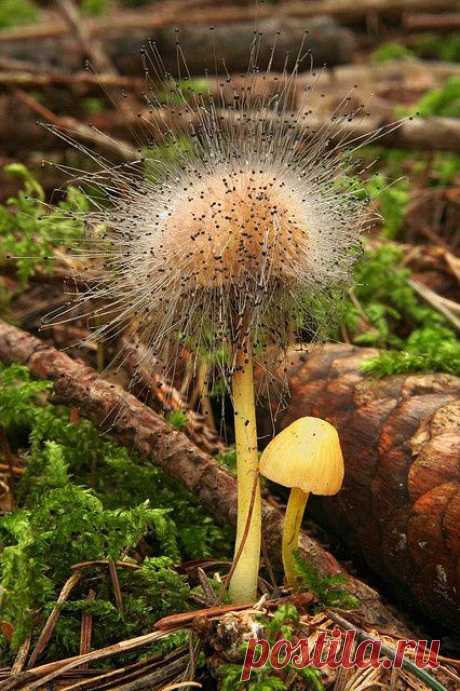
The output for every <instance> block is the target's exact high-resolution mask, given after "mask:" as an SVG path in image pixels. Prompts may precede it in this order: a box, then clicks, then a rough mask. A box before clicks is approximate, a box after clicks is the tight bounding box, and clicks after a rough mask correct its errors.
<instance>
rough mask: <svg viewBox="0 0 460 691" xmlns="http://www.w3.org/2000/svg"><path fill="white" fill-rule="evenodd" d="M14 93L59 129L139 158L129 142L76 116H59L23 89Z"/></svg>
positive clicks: (126, 157) (128, 158) (126, 156)
mask: <svg viewBox="0 0 460 691" xmlns="http://www.w3.org/2000/svg"><path fill="white" fill-rule="evenodd" d="M14 93H15V96H16V98H18V99H19V100H20V101H21V102H22V103H24V104H25V105H26V106H27V107H28V108H30V109H31V110H32V111H33V112H34V113H37V115H39V116H40V117H42V118H43V119H44V121H45V122H47V123H51V124H52V125H54V126H55V127H57V128H58V130H71V131H72V132H73V133H74V134H75V135H76V136H78V137H80V138H81V139H84V140H86V141H88V142H90V143H92V144H97V145H98V146H100V147H102V148H104V149H106V150H108V151H110V152H111V153H115V154H116V155H117V156H119V157H120V158H122V159H124V160H126V161H135V160H137V159H138V158H139V152H138V151H137V150H136V149H135V148H134V147H132V146H131V145H130V144H128V143H127V142H124V141H121V140H119V139H114V138H113V137H109V136H108V135H105V134H102V133H101V132H99V131H98V130H96V129H94V128H92V127H90V126H89V125H85V124H84V123H81V122H79V121H78V120H76V119H75V118H72V117H69V116H66V117H59V116H57V115H55V114H54V113H53V112H52V111H51V110H49V108H47V107H46V106H44V105H42V104H41V103H39V102H38V101H37V100H36V99H35V98H34V97H33V96H31V95H30V94H27V93H26V92H25V91H22V89H16V90H15V92H14Z"/></svg>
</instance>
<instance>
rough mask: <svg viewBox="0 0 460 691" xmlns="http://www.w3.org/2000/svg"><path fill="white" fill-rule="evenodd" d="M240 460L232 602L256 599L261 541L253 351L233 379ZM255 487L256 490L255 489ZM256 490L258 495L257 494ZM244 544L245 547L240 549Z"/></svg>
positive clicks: (241, 358)
mask: <svg viewBox="0 0 460 691" xmlns="http://www.w3.org/2000/svg"><path fill="white" fill-rule="evenodd" d="M232 394H233V412H234V418H235V444H236V459H237V464H236V467H237V486H238V515H237V528H236V544H235V557H234V565H233V573H232V576H231V578H230V584H229V594H230V598H231V601H232V602H235V603H238V602H253V601H255V600H256V598H257V579H258V575H259V561H260V539H261V537H260V536H261V523H262V521H261V499H260V486H259V479H258V465H259V460H258V456H257V429H256V410H255V397H254V374H253V363H252V350H251V347H250V346H249V345H248V348H247V350H246V352H243V351H240V352H238V353H237V356H236V363H235V373H234V374H233V377H232ZM254 483H257V486H256V487H254ZM254 489H255V491H254ZM242 543H243V546H241V545H242Z"/></svg>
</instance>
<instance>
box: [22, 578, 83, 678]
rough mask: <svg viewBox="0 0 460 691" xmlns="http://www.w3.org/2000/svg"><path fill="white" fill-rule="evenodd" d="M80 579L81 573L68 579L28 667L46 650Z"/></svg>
mask: <svg viewBox="0 0 460 691" xmlns="http://www.w3.org/2000/svg"><path fill="white" fill-rule="evenodd" d="M80 578H81V574H80V573H78V572H77V573H73V574H72V575H71V576H70V578H68V579H67V581H66V582H65V583H64V586H63V588H62V590H61V592H60V593H59V597H58V599H57V600H56V605H55V606H54V607H53V610H52V612H51V614H50V615H49V617H48V620H47V622H46V624H45V626H44V627H43V629H42V632H41V634H40V636H39V638H38V641H37V644H36V646H35V648H34V650H33V652H32V655H31V656H30V660H29V664H28V667H33V666H34V665H35V663H36V661H37V659H38V658H39V656H40V655H41V654H42V652H43V651H44V650H45V648H46V646H47V644H48V642H49V640H50V638H51V636H52V635H53V631H54V628H55V626H56V624H57V622H58V619H59V617H60V616H61V605H62V604H63V603H64V602H65V601H66V600H67V598H68V597H69V595H70V593H71V592H72V590H73V589H74V588H75V586H76V585H77V583H78V582H79V580H80Z"/></svg>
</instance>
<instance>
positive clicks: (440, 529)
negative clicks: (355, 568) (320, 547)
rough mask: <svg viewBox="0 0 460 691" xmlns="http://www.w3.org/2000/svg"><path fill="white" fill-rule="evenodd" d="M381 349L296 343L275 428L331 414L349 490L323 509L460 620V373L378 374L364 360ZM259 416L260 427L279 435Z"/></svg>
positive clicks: (367, 552) (378, 564)
mask: <svg viewBox="0 0 460 691" xmlns="http://www.w3.org/2000/svg"><path fill="white" fill-rule="evenodd" d="M376 353H377V351H375V350H374V349H371V348H357V347H353V346H348V345H337V346H334V345H329V346H327V347H325V348H324V349H318V350H317V351H315V350H313V352H312V353H311V354H310V355H309V356H307V354H306V353H305V352H304V353H302V352H292V353H290V356H289V365H288V377H289V383H290V393H291V397H290V401H289V406H288V408H287V409H286V410H285V411H284V412H282V413H281V414H280V415H279V417H278V420H277V424H276V429H277V430H279V429H281V428H283V427H285V426H286V425H289V424H290V423H291V422H293V421H294V420H295V419H297V418H298V417H301V416H304V415H313V416H315V417H321V418H324V419H326V420H329V421H330V422H331V423H332V424H334V425H335V426H336V427H337V429H338V431H339V434H340V438H341V442H342V446H343V452H344V457H345V464H346V474H345V484H344V488H343V490H342V491H341V492H340V493H339V494H338V495H337V496H335V497H328V498H325V497H324V498H321V500H319V499H318V498H316V502H313V504H314V506H315V507H316V508H315V516H316V517H317V519H319V522H320V523H322V524H323V525H324V526H326V527H328V528H329V529H332V530H333V531H335V533H336V534H338V535H340V536H341V538H342V539H344V540H345V542H346V543H348V545H349V546H350V547H351V549H352V551H353V553H354V554H356V555H360V556H361V558H362V559H363V560H364V561H365V562H366V563H367V565H368V566H369V567H371V569H373V570H374V571H375V572H376V573H377V574H378V575H379V576H380V577H381V578H383V579H384V580H385V581H386V582H387V583H388V584H389V585H390V587H391V588H392V589H393V591H394V592H395V593H396V594H397V595H398V596H399V597H400V599H401V600H402V601H406V602H412V603H413V604H414V606H416V607H417V608H418V609H419V610H420V611H421V612H422V613H424V614H425V615H429V616H430V617H432V618H433V619H434V620H435V621H437V622H438V624H439V623H442V624H445V625H448V626H451V627H453V628H454V629H456V630H457V631H458V627H459V625H460V379H459V378H458V377H453V376H450V375H445V374H416V375H405V376H392V377H387V378H385V379H383V380H376V379H373V378H370V377H369V376H365V375H364V374H363V373H362V372H361V371H360V366H361V365H362V363H363V362H364V361H365V360H366V359H368V358H369V357H373V356H374V355H376ZM264 420H267V415H266V412H265V413H264V414H261V416H260V428H259V432H260V433H261V434H263V433H264V432H266V433H267V434H271V429H269V428H268V425H265V429H264Z"/></svg>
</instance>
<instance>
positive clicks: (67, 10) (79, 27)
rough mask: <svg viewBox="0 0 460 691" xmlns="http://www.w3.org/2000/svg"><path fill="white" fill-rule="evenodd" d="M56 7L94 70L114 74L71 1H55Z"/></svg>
mask: <svg viewBox="0 0 460 691" xmlns="http://www.w3.org/2000/svg"><path fill="white" fill-rule="evenodd" d="M57 5H58V7H59V9H60V10H61V13H62V15H63V17H64V19H65V20H66V22H67V24H68V25H69V28H70V29H71V31H72V32H73V33H74V34H75V35H76V37H77V39H78V42H79V43H80V45H81V47H82V49H83V51H84V53H85V54H86V57H88V58H91V60H92V61H93V63H94V67H95V68H96V70H98V71H99V70H100V71H101V72H106V73H107V74H116V71H115V70H114V67H113V65H112V62H111V60H110V59H109V58H108V56H107V55H106V54H105V52H104V51H103V50H102V48H101V46H100V44H99V41H97V40H96V39H95V38H94V37H92V36H91V32H90V31H89V30H88V27H87V26H86V24H85V23H84V22H82V21H81V18H80V13H79V11H78V9H77V8H76V7H75V5H74V3H73V2H72V0H57Z"/></svg>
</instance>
